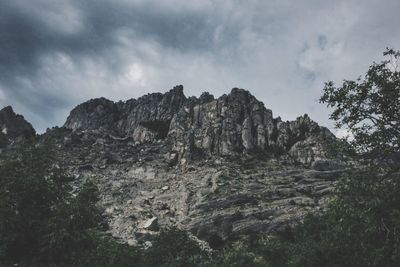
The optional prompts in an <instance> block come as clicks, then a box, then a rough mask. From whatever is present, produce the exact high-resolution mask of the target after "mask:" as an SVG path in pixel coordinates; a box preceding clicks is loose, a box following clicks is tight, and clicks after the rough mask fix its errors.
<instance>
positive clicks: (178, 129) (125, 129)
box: [64, 86, 335, 163]
mask: <svg viewBox="0 0 400 267" xmlns="http://www.w3.org/2000/svg"><path fill="white" fill-rule="evenodd" d="M64 127H65V128H68V129H71V130H73V131H82V130H98V131H100V132H104V133H111V134H114V135H116V136H119V137H123V138H132V140H133V141H134V142H138V143H141V144H143V143H151V142H154V141H156V140H163V139H165V138H167V139H170V140H171V141H172V142H173V144H174V145H173V148H172V151H171V153H170V155H171V157H172V158H174V159H176V160H178V161H183V162H184V161H186V160H188V159H193V158H196V157H199V158H202V157H203V156H206V155H221V156H227V155H239V154H242V153H246V152H250V151H254V152H255V151H259V152H273V153H287V154H289V155H290V156H291V157H292V158H293V159H294V160H296V161H299V162H302V163H311V162H313V161H315V160H317V159H320V158H324V157H326V151H325V150H324V148H323V147H322V146H323V143H324V142H325V141H327V140H331V139H334V138H335V137H334V136H333V134H332V133H331V132H330V131H329V130H328V129H326V128H324V127H320V126H319V125H318V124H317V123H315V122H314V121H312V120H311V119H310V118H309V117H308V116H307V115H304V116H302V117H299V118H297V119H296V120H295V121H292V122H284V121H282V120H281V119H280V118H273V116H272V111H271V110H269V109H266V108H265V107H264V104H263V103H262V102H260V101H258V100H257V99H256V98H255V97H254V96H252V95H251V94H250V93H249V92H248V91H246V90H243V89H238V88H234V89H232V91H231V93H230V94H228V95H223V96H221V97H219V98H217V99H215V98H214V96H212V95H210V94H209V93H203V94H202V95H201V96H200V98H195V97H191V98H186V97H185V95H184V94H183V87H182V86H176V87H175V88H174V89H172V90H171V91H169V92H167V93H166V94H160V93H156V94H149V95H146V96H143V97H141V98H139V99H137V100H136V99H131V100H128V101H126V102H118V103H114V102H112V101H110V100H107V99H104V98H99V99H92V100H90V101H88V102H85V103H83V104H81V105H79V106H78V107H76V108H75V109H74V110H72V112H71V114H70V116H69V117H68V119H67V122H66V123H65V125H64ZM181 163H182V162H181Z"/></svg>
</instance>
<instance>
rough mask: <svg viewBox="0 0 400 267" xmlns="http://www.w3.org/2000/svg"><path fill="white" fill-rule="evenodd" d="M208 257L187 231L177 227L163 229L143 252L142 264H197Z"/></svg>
mask: <svg viewBox="0 0 400 267" xmlns="http://www.w3.org/2000/svg"><path fill="white" fill-rule="evenodd" d="M207 259H208V254H207V253H206V252H205V251H203V250H202V249H201V248H200V247H199V245H198V244H197V242H196V241H194V240H192V239H191V238H190V237H189V235H188V234H187V232H185V231H182V230H179V229H177V228H170V229H168V230H163V231H161V233H160V236H159V237H158V238H157V239H156V240H155V241H154V242H153V245H152V246H151V247H150V248H149V249H148V250H147V251H146V252H145V264H144V266H171V267H172V266H177V267H178V266H182V267H184V266H199V265H200V263H201V262H204V261H206V260H207Z"/></svg>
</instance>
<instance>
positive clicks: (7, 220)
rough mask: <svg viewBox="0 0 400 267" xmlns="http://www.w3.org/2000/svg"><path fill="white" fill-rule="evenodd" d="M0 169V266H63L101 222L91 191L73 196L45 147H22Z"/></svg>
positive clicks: (89, 187) (90, 187) (85, 189)
mask: <svg viewBox="0 0 400 267" xmlns="http://www.w3.org/2000/svg"><path fill="white" fill-rule="evenodd" d="M9 157H10V158H8V159H7V160H5V161H3V162H2V163H1V165H0V240H1V243H0V262H3V263H24V262H25V263H30V264H33V263H35V264H37V265H39V264H45V263H58V262H68V261H69V260H71V259H73V258H74V256H75V255H76V254H78V253H80V252H81V251H80V250H79V248H84V247H86V246H88V244H90V242H91V238H90V233H89V232H90V231H89V230H91V229H94V228H96V227H97V226H98V224H99V223H100V221H101V217H100V216H99V214H100V213H99V211H98V209H97V208H96V206H95V204H96V202H97V200H98V196H97V194H98V192H97V188H96V187H95V186H94V185H93V184H92V183H90V182H88V183H86V184H85V185H84V186H83V188H82V189H81V191H80V192H79V194H78V195H77V196H76V197H74V196H73V195H72V194H71V193H70V192H71V187H70V186H69V182H70V181H71V179H70V178H69V177H68V176H67V175H66V174H65V173H64V172H63V170H62V169H61V168H60V167H58V166H57V164H55V163H54V161H53V160H52V158H51V156H50V153H49V151H48V150H47V148H46V147H45V146H34V145H31V146H27V147H23V148H20V149H19V150H18V151H16V153H14V154H11V153H10V154H9Z"/></svg>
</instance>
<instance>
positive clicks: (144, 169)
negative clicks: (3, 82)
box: [0, 86, 345, 247]
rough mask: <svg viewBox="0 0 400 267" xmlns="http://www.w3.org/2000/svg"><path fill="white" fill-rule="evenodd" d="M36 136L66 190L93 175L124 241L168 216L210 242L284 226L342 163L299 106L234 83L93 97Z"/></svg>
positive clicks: (316, 205)
mask: <svg viewBox="0 0 400 267" xmlns="http://www.w3.org/2000/svg"><path fill="white" fill-rule="evenodd" d="M0 119H1V117H0ZM0 122H1V120H0ZM7 127H8V126H7ZM10 129H11V128H10ZM40 141H42V142H44V141H46V142H47V143H48V144H50V146H52V147H53V148H54V151H55V156H56V157H57V158H58V159H59V160H60V161H61V162H62V165H63V166H65V167H66V169H67V170H68V172H69V173H70V174H71V175H73V176H74V177H75V180H74V182H73V184H74V188H75V189H74V190H79V187H80V185H81V184H82V182H84V181H85V180H94V181H96V183H97V184H98V186H99V189H100V192H101V200H100V203H99V205H101V206H102V207H103V208H104V216H105V218H106V219H107V220H108V222H109V225H110V229H109V231H110V232H111V233H112V234H113V235H114V236H115V237H117V238H119V239H121V241H123V242H127V243H128V244H130V245H136V244H138V243H140V242H144V241H148V240H151V239H152V238H153V237H154V236H155V235H157V234H158V232H159V230H160V229H162V228H163V227H166V226H171V225H174V226H178V227H180V228H182V229H185V230H188V231H190V232H191V233H193V234H194V235H195V236H197V237H198V238H200V239H202V240H205V241H207V242H209V244H210V245H211V246H212V247H218V246H221V245H222V244H224V243H225V242H226V241H228V240H232V239H236V238H240V237H241V236H243V235H247V234H251V233H259V232H274V231H282V230H284V229H286V228H287V227H291V226H293V225H295V224H296V223H298V222H299V221H301V220H302V219H303V218H304V217H305V216H306V215H307V214H309V213H313V212H318V211H319V210H321V209H323V208H324V207H325V204H326V202H327V201H328V199H329V197H330V195H331V192H332V190H333V189H334V185H335V182H336V180H337V178H338V177H340V176H341V175H342V174H343V172H344V171H345V165H343V163H342V162H341V161H340V160H338V157H337V155H336V154H335V153H333V152H332V151H330V149H329V144H330V143H332V142H335V137H334V136H333V135H332V133H330V131H329V130H328V129H326V128H324V127H321V126H319V125H318V124H317V123H315V122H314V121H312V120H311V119H310V118H309V117H308V116H307V115H304V116H301V117H299V118H297V119H296V120H295V121H290V122H289V121H282V120H281V119H280V118H274V117H273V114H272V111H271V110H269V109H267V108H265V106H264V104H263V103H262V102H260V101H258V100H257V99H256V98H255V97H254V96H252V95H251V94H250V93H249V92H248V91H246V90H243V89H237V88H234V89H232V91H231V92H230V93H229V94H227V95H223V96H221V97H219V98H214V96H212V95H210V94H209V93H203V94H202V95H201V97H199V98H195V97H189V98H188V97H186V96H185V95H184V93H183V87H182V86H177V87H175V88H174V89H172V90H170V91H169V92H167V93H165V94H160V93H156V94H149V95H145V96H143V97H140V98H138V99H131V100H128V101H126V102H122V101H120V102H112V101H110V100H107V99H105V98H99V99H92V100H90V101H87V102H85V103H83V104H80V105H79V106H77V107H76V108H75V109H74V110H72V111H71V113H70V115H69V117H68V119H67V121H66V123H65V125H64V126H63V127H61V128H57V127H56V128H53V129H51V130H48V131H47V132H46V133H45V134H43V135H42V136H40Z"/></svg>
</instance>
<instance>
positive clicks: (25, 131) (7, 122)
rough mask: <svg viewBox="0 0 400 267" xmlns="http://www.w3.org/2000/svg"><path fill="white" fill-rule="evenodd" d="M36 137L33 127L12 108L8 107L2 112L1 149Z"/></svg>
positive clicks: (0, 120) (0, 124)
mask: <svg viewBox="0 0 400 267" xmlns="http://www.w3.org/2000/svg"><path fill="white" fill-rule="evenodd" d="M35 135H36V132H35V130H34V129H33V127H32V125H31V124H30V123H29V122H27V121H26V120H25V119H24V117H23V116H21V115H17V114H15V112H14V110H13V109H12V107H10V106H8V107H5V108H3V109H2V110H0V148H4V147H6V146H7V145H9V144H10V143H13V142H19V141H21V140H24V139H29V138H32V137H34V136H35Z"/></svg>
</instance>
